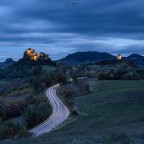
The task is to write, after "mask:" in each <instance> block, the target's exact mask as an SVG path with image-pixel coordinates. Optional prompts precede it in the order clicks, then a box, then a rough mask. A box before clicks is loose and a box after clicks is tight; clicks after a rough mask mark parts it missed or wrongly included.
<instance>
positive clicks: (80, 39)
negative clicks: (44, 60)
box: [0, 0, 144, 61]
mask: <svg viewBox="0 0 144 144" xmlns="http://www.w3.org/2000/svg"><path fill="white" fill-rule="evenodd" d="M29 47H32V48H34V49H35V50H37V51H38V52H40V51H43V52H46V53H48V54H49V55H50V57H51V58H52V59H59V58H61V57H64V56H66V55H67V54H69V53H73V52H76V51H90V50H91V51H100V52H109V53H111V54H115V55H116V54H117V53H122V54H123V55H125V56H126V55H129V54H131V53H139V54H142V55H144V0H23V1H22V0H0V61H4V60H5V59H6V58H8V57H12V58H13V59H15V60H17V59H19V58H20V57H22V55H23V52H24V50H26V49H27V48H29Z"/></svg>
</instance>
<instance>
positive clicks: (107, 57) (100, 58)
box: [58, 51, 144, 67]
mask: <svg viewBox="0 0 144 144" xmlns="http://www.w3.org/2000/svg"><path fill="white" fill-rule="evenodd" d="M116 59H117V58H116V56H113V55H111V54H109V53H105V52H103V53H100V52H95V51H89V52H76V53H73V54H69V55H68V56H66V57H65V58H63V59H60V60H59V61H58V62H59V63H63V64H70V65H73V64H85V63H99V62H100V63H101V62H102V63H106V64H111V63H114V62H115V61H116ZM123 60H125V61H127V62H128V63H132V64H134V65H136V66H138V67H144V57H143V56H141V55H139V54H131V55H130V56H128V57H124V58H123Z"/></svg>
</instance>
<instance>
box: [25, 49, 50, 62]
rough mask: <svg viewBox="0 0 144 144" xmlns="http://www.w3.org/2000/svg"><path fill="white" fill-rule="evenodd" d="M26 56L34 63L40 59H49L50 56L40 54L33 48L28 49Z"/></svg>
mask: <svg viewBox="0 0 144 144" xmlns="http://www.w3.org/2000/svg"><path fill="white" fill-rule="evenodd" d="M25 55H26V56H28V57H29V58H30V59H31V60H34V61H36V60H38V59H39V58H44V59H48V55H46V54H44V53H43V52H41V53H40V54H38V53H37V52H36V51H35V50H33V49H32V48H29V49H27V50H26V52H25Z"/></svg>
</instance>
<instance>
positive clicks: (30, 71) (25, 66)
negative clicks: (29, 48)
mask: <svg viewBox="0 0 144 144" xmlns="http://www.w3.org/2000/svg"><path fill="white" fill-rule="evenodd" d="M55 65H56V64H55V62H53V61H51V59H50V58H49V57H48V55H46V54H44V53H40V54H37V53H36V52H35V51H34V52H33V53H32V55H31V53H30V55H28V54H27V53H26V52H25V54H24V57H23V58H22V59H21V60H19V61H18V62H16V63H14V64H13V65H12V66H10V67H7V68H5V69H1V70H0V79H2V81H3V82H1V84H0V133H1V134H0V140H1V139H7V138H18V137H20V136H24V137H25V136H28V129H30V128H32V127H34V126H36V125H38V124H40V123H41V122H43V121H44V120H46V119H47V118H48V117H49V116H50V114H51V105H50V104H49V102H48V99H47V97H46V95H45V93H44V92H45V89H46V88H48V87H50V86H51V85H54V84H56V83H58V82H59V83H61V84H63V83H66V82H67V79H66V76H65V71H64V68H63V66H58V67H57V68H56V67H54V66H55ZM17 119H19V122H18V123H17Z"/></svg>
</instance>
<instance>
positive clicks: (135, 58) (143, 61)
mask: <svg viewBox="0 0 144 144" xmlns="http://www.w3.org/2000/svg"><path fill="white" fill-rule="evenodd" d="M126 59H127V60H130V61H132V62H133V63H135V64H136V65H138V66H140V67H144V57H143V56H141V55H139V54H132V55H130V56H128V57H127V58H126Z"/></svg>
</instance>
